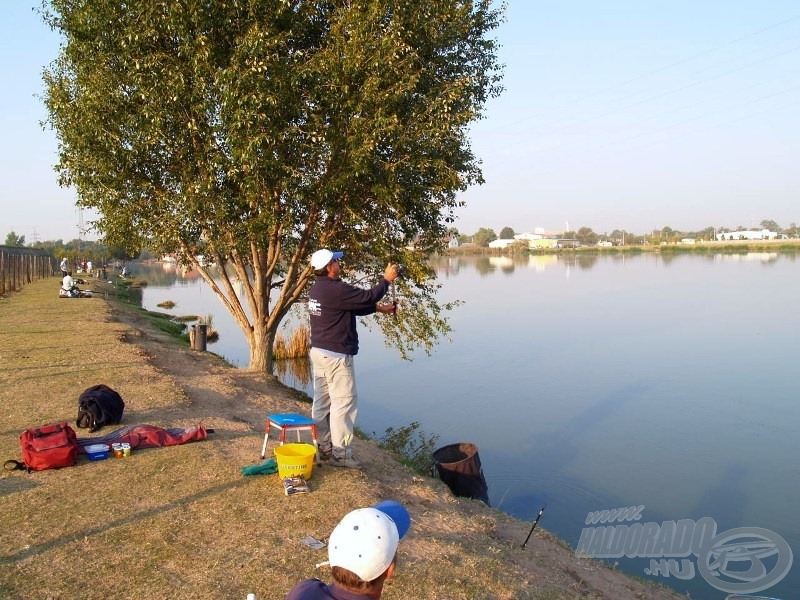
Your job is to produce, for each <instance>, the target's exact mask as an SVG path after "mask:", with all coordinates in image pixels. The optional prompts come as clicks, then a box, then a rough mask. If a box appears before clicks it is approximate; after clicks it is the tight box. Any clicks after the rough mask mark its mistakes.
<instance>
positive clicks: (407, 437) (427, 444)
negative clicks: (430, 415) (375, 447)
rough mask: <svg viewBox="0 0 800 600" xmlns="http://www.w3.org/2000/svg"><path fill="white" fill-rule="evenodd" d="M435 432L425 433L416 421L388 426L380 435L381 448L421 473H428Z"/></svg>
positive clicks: (435, 438)
mask: <svg viewBox="0 0 800 600" xmlns="http://www.w3.org/2000/svg"><path fill="white" fill-rule="evenodd" d="M438 439H439V436H438V435H437V434H433V435H426V434H425V433H424V432H423V431H422V430H421V429H420V424H419V423H418V422H417V421H414V422H412V423H411V424H409V425H406V426H404V427H399V428H398V429H395V428H394V427H389V428H388V429H387V430H386V432H385V433H384V434H383V437H381V439H380V441H379V444H380V446H381V448H383V449H385V450H388V451H389V452H391V453H392V454H394V455H395V456H397V457H398V458H399V459H400V462H402V463H403V464H404V465H406V466H407V467H409V468H410V469H412V470H413V471H415V472H417V473H420V474H422V475H429V474H430V472H431V465H432V464H433V452H434V450H435V449H436V442H437V441H438Z"/></svg>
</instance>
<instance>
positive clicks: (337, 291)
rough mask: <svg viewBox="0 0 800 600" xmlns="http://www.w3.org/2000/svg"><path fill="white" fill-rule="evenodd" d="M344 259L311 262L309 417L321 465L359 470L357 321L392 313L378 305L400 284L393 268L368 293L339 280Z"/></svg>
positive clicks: (324, 256)
mask: <svg viewBox="0 0 800 600" xmlns="http://www.w3.org/2000/svg"><path fill="white" fill-rule="evenodd" d="M343 255H344V253H343V252H331V251H330V250H328V249H322V250H317V251H316V252H314V254H313V255H312V256H311V267H312V268H313V269H314V274H315V275H316V280H315V281H314V285H313V286H311V292H310V293H309V300H308V312H309V314H310V315H311V364H312V365H313V367H314V404H313V405H312V408H311V417H312V418H313V419H314V421H315V422H316V424H317V429H318V432H319V450H320V455H321V458H322V460H327V461H330V464H331V465H333V466H337V467H346V468H351V469H359V468H361V465H360V463H359V462H358V461H357V460H355V459H354V458H353V455H352V451H351V449H350V441H351V440H352V438H353V429H354V427H355V422H356V414H357V412H358V395H357V393H356V374H355V370H354V368H353V357H354V356H355V355H356V354H358V333H357V332H356V317H362V316H366V315H371V314H373V313H375V312H381V313H384V314H393V313H394V305H392V304H378V302H379V301H380V300H381V298H383V297H384V296H385V295H386V292H387V291H388V290H389V286H390V285H391V283H392V282H393V281H394V280H395V279H397V275H398V267H397V265H396V264H391V263H390V264H389V265H388V266H387V267H386V270H385V271H384V272H383V279H381V281H380V282H378V283H377V284H376V285H375V286H374V287H372V289H369V290H364V289H361V288H357V287H355V286H352V285H350V284H348V283H345V282H344V281H342V280H341V279H340V278H339V276H340V273H341V266H340V264H339V260H340V259H341V258H342V256H343Z"/></svg>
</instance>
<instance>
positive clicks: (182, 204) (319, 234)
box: [45, 0, 503, 370]
mask: <svg viewBox="0 0 800 600" xmlns="http://www.w3.org/2000/svg"><path fill="white" fill-rule="evenodd" d="M491 4H492V3H491V2H490V1H489V0H477V1H469V0H437V1H436V2H431V1H430V0H397V1H389V2H385V1H382V2H379V1H376V0H364V1H363V2H349V1H345V0H335V1H328V2H325V1H323V2H319V1H315V2H309V1H304V0H249V1H248V0H215V1H213V2H207V1H205V0H146V1H142V2H119V1H118V0H79V1H75V0H50V2H49V3H48V4H47V10H46V11H45V19H46V21H47V22H48V23H49V24H50V25H51V26H52V27H53V28H54V29H56V30H58V31H60V32H61V33H62V34H63V38H64V43H63V45H62V48H61V52H60V55H59V56H58V58H57V60H55V61H54V63H53V64H52V65H51V66H50V68H48V69H47V70H46V71H45V84H46V94H45V101H46V104H47V108H48V110H49V115H50V124H51V125H52V127H53V128H54V129H55V131H56V134H57V136H58V139H59V163H58V165H57V169H58V171H59V174H60V181H61V183H62V184H63V185H67V186H74V188H75V189H76V191H77V196H78V205H79V206H82V207H85V208H92V209H95V210H96V212H97V214H98V215H99V217H98V219H97V220H96V221H95V223H94V227H95V229H96V230H97V231H99V232H100V233H101V234H102V235H104V236H105V238H106V241H107V242H108V243H109V244H112V245H113V244H119V243H125V244H127V245H129V246H130V247H133V248H139V247H148V248H152V249H153V250H154V251H157V252H162V253H174V254H177V255H178V256H179V257H180V258H181V260H182V261H184V262H186V263H190V264H192V265H193V266H194V267H195V268H197V269H198V270H199V272H200V273H201V274H202V276H203V277H204V279H205V280H206V281H207V282H208V283H209V285H210V286H211V288H212V289H213V290H214V292H215V293H216V294H217V295H218V296H219V297H220V298H221V299H222V301H223V303H224V304H225V306H226V307H227V309H228V310H229V311H230V312H231V314H232V315H233V316H234V318H235V319H236V321H237V322H238V324H239V325H240V326H241V328H242V330H243V331H244V334H245V336H246V337H247V339H248V342H249V345H250V367H251V368H254V369H267V370H269V369H270V368H271V361H272V344H273V341H274V336H275V333H276V330H277V328H278V325H279V324H280V323H281V321H282V319H283V318H284V317H285V316H286V314H287V312H288V311H289V309H290V308H291V307H292V305H294V304H295V303H297V302H299V301H301V300H302V299H303V295H304V293H305V292H306V290H307V287H308V284H309V280H310V278H311V276H312V273H311V269H310V266H309V260H308V259H309V256H310V254H311V253H312V252H313V251H314V250H315V249H317V248H319V247H329V248H334V249H343V250H345V252H346V256H347V263H346V265H347V266H348V268H349V270H350V273H359V274H360V275H362V276H365V277H366V276H370V275H376V274H377V273H380V272H382V270H383V267H384V266H385V264H386V262H387V261H388V260H395V261H402V262H403V263H404V265H405V267H406V270H405V272H406V273H407V275H408V276H407V277H406V278H404V279H403V280H402V281H401V282H400V284H399V286H398V287H399V288H400V292H401V294H402V295H403V296H404V297H405V299H406V301H405V302H404V307H405V310H404V311H403V317H402V318H398V319H396V320H393V319H380V320H379V322H380V324H381V326H382V327H384V328H385V332H386V333H387V335H388V336H389V337H388V339H390V340H391V341H393V342H394V343H395V344H396V345H397V346H398V347H399V348H400V350H401V352H403V353H404V354H406V353H407V352H408V351H409V349H410V348H413V347H416V346H419V345H422V346H423V347H425V348H426V349H430V347H431V344H432V343H434V342H435V341H436V339H437V338H438V337H439V336H440V335H442V334H444V333H446V332H447V331H448V326H447V321H446V318H445V316H444V315H445V310H444V309H446V308H447V306H446V305H444V306H440V305H439V304H438V303H437V301H436V298H435V292H436V289H437V284H436V281H435V278H434V275H433V273H432V272H431V271H430V269H429V268H428V267H427V266H426V263H425V258H426V256H427V255H428V254H429V253H430V252H431V251H434V250H436V249H438V248H440V247H441V245H442V243H443V240H444V239H445V233H446V231H447V229H448V227H449V226H450V224H451V223H452V222H453V221H454V216H455V215H454V213H455V209H456V208H458V207H459V206H460V205H461V201H460V200H458V197H457V194H458V193H459V192H460V191H463V190H465V189H466V188H467V187H468V186H470V185H473V184H479V183H482V176H481V171H480V168H479V164H478V160H477V159H476V157H475V156H474V155H473V153H472V151H471V148H470V144H469V140H468V127H469V125H470V123H472V122H473V121H475V120H476V119H478V118H480V117H481V115H482V111H483V107H484V105H485V103H486V101H487V100H488V99H489V98H491V97H493V96H495V95H497V94H498V93H499V92H500V86H499V80H500V68H499V65H498V63H497V56H496V51H497V44H496V42H495V40H494V39H492V38H491V37H489V36H490V34H491V33H492V31H493V30H494V29H495V28H496V27H497V26H498V25H499V23H500V20H501V19H502V12H503V9H502V7H501V8H496V7H492V6H491ZM412 247H413V248H414V249H413V250H411V249H410V248H412ZM198 254H202V255H204V256H205V257H206V259H209V258H211V259H213V261H215V263H216V264H217V265H218V266H219V267H220V268H219V275H218V279H215V278H214V277H212V273H211V272H209V271H208V270H207V269H206V268H204V267H203V266H202V265H200V264H199V263H198V261H197V260H196V259H195V258H194V257H195V256H196V255H198ZM239 285H240V286H241V290H242V291H241V293H240V294H237V292H236V289H237V286H239Z"/></svg>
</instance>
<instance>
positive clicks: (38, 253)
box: [0, 246, 57, 296]
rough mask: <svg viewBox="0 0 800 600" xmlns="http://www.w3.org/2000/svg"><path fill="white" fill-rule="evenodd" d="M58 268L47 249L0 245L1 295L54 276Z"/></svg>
mask: <svg viewBox="0 0 800 600" xmlns="http://www.w3.org/2000/svg"><path fill="white" fill-rule="evenodd" d="M56 268H57V265H56V262H55V259H54V258H53V257H52V256H51V255H50V254H49V253H48V252H47V251H46V250H38V249H34V248H15V247H11V246H0V296H4V295H6V294H8V293H10V292H16V291H18V290H19V289H20V288H22V286H23V285H25V284H27V283H31V282H32V281H36V280H37V279H44V278H46V277H52V276H53V275H54V273H55V270H56Z"/></svg>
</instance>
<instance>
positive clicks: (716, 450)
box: [135, 253, 800, 598]
mask: <svg viewBox="0 0 800 600" xmlns="http://www.w3.org/2000/svg"><path fill="white" fill-rule="evenodd" d="M435 267H436V270H437V273H438V276H439V278H440V281H441V283H442V284H443V289H442V298H443V299H445V300H449V299H455V298H459V299H462V300H464V301H465V302H464V304H463V305H462V306H461V307H459V308H458V309H456V311H455V312H454V313H453V315H452V324H453V327H454V332H453V334H452V336H451V339H450V340H449V341H445V342H443V343H442V344H441V345H439V346H438V347H437V349H436V351H435V352H434V354H433V355H432V356H430V357H429V356H426V355H425V354H424V353H420V354H418V355H417V356H416V357H415V358H414V361H413V362H404V361H402V360H401V359H400V358H399V356H398V354H397V352H396V351H394V350H392V349H388V348H386V347H385V346H384V344H383V339H382V338H381V337H380V336H379V334H377V333H372V332H370V331H369V330H368V329H367V328H366V327H364V326H361V327H360V337H361V351H360V352H359V355H358V357H357V358H356V371H357V375H358V387H359V398H360V413H359V423H358V424H359V426H360V427H361V428H362V429H364V430H365V431H367V432H371V433H375V434H376V435H378V436H380V435H381V434H382V433H383V432H384V431H385V430H386V428H387V427H399V426H403V425H407V424H409V423H411V422H412V421H418V422H420V423H421V426H422V428H423V429H424V431H425V432H426V434H437V435H438V436H439V439H438V443H437V446H443V445H445V444H448V443H453V442H467V441H469V442H473V443H475V444H477V445H478V447H479V449H480V457H481V461H482V463H483V467H484V471H485V473H486V477H487V480H488V482H489V486H490V491H489V494H490V499H491V503H492V505H493V506H495V507H499V508H500V509H501V510H503V511H505V512H508V513H510V514H512V515H514V516H516V517H519V518H522V519H529V520H532V519H533V518H534V517H535V516H536V513H537V512H538V511H539V509H540V508H541V507H542V506H543V505H544V504H546V505H547V508H546V510H545V513H544V515H543V517H542V520H541V521H540V524H541V525H542V526H543V527H546V528H547V529H549V530H550V531H552V532H554V533H555V534H557V535H559V536H560V537H562V538H563V539H565V540H566V541H567V542H568V543H569V544H570V545H572V546H573V547H576V546H577V545H578V543H579V539H580V536H581V531H582V530H583V529H584V528H586V527H588V526H587V525H586V523H585V521H586V518H587V514H588V513H589V512H592V511H601V510H604V509H613V508H619V507H629V506H644V508H643V509H642V510H641V512H640V514H641V519H640V522H641V523H645V522H657V523H659V524H661V523H663V522H665V521H676V522H677V521H680V520H682V519H684V520H685V519H691V520H693V521H695V522H696V521H698V520H699V519H701V518H703V517H710V518H711V519H713V520H714V522H715V523H716V525H717V527H718V530H717V533H718V534H720V533H722V532H725V531H727V530H731V529H734V528H740V527H758V528H762V529H765V530H769V531H771V532H775V533H777V534H779V535H780V536H782V537H783V538H784V539H785V540H786V541H787V542H788V544H789V545H790V546H791V547H792V549H794V550H795V551H799V550H800V526H799V525H798V523H797V520H796V519H795V518H794V515H795V507H796V506H798V504H799V503H800V467H799V466H798V464H797V463H796V462H795V461H796V460H797V455H798V446H799V444H798V442H797V438H798V436H797V432H796V430H795V428H796V425H797V423H798V422H799V421H800V408H799V407H798V402H797V392H798V389H800V373H799V371H798V368H797V349H798V339H800V322H799V320H798V317H797V300H798V297H800V277H799V275H800V262H799V261H798V260H796V258H795V257H794V256H792V255H788V256H787V255H778V254H752V253H751V254H748V255H718V256H710V257H705V256H703V257H698V256H678V257H666V256H659V255H654V254H642V255H638V256H621V255H620V256H613V257H608V256H602V257H597V256H581V257H572V258H566V259H565V258H563V257H561V258H559V257H555V256H543V257H525V258H519V259H513V260H512V259H509V258H501V257H496V258H487V257H482V258H476V257H467V258H463V257H459V258H449V259H439V260H437V261H436V262H435ZM135 274H136V275H139V276H141V277H143V278H144V279H147V280H148V283H149V285H148V287H146V288H145V290H144V299H143V305H144V307H145V308H147V309H151V310H161V309H158V308H157V307H156V305H157V304H158V303H159V302H162V301H163V300H173V301H175V302H177V303H178V306H177V307H176V308H175V309H173V311H171V312H173V313H174V314H176V315H180V314H187V313H188V314H191V313H196V314H201V315H206V314H212V315H213V322H214V326H215V327H216V328H217V329H219V330H220V331H221V332H222V335H221V340H220V341H219V342H218V343H217V344H214V345H210V346H209V350H211V351H214V352H217V353H218V354H221V355H222V356H224V357H225V358H226V359H228V360H229V361H230V362H232V363H234V364H237V365H240V366H246V363H247V360H248V352H247V347H246V344H245V343H244V340H243V336H242V335H241V333H240V332H239V330H238V328H237V327H236V325H235V324H234V323H233V321H232V319H231V318H230V317H229V316H228V315H227V313H226V311H225V310H224V309H223V308H222V307H221V304H220V303H219V302H218V301H217V300H216V297H215V296H214V295H213V293H212V292H211V291H210V290H209V289H208V288H207V287H206V285H205V284H204V283H203V282H202V281H201V280H200V279H199V278H194V279H192V274H191V273H190V274H188V278H187V277H182V276H180V275H179V274H176V273H175V271H174V269H172V268H171V267H162V266H161V265H157V266H153V267H147V266H142V267H137V269H136V272H135ZM288 383H289V384H292V385H295V386H296V387H299V388H300V389H306V387H305V383H304V382H297V381H291V380H289V381H288ZM630 524H632V523H629V525H630ZM525 535H527V530H526V531H520V542H522V540H524V538H525ZM737 551H738V552H741V551H742V549H741V548H739V550H737ZM785 554H786V553H785V552H784V555H785ZM728 556H729V557H730V556H732V555H731V554H728ZM688 559H689V560H690V561H691V562H692V563H693V565H692V566H693V567H695V568H694V570H695V573H694V575H693V577H689V578H686V579H681V578H679V577H676V576H675V575H674V573H672V574H670V575H669V576H664V575H665V574H664V572H663V569H662V571H661V572H660V574H659V572H656V574H655V576H651V577H649V578H651V579H654V580H657V581H660V582H662V583H665V584H667V585H670V586H672V587H675V588H677V589H679V590H683V591H690V592H691V594H692V597H694V598H724V597H725V593H723V592H722V591H719V590H718V589H716V588H715V587H712V585H710V584H709V583H707V582H706V580H704V579H703V577H701V574H700V573H698V572H697V571H698V570H699V569H697V568H696V565H697V563H698V562H702V560H701V558H698V557H695V556H692V555H690V556H688ZM770 560H772V561H773V562H772V563H770ZM776 560H777V558H776V557H774V556H773V557H772V558H771V559H770V558H765V559H764V560H763V561H761V562H759V563H758V564H761V563H762V562H763V564H764V565H765V566H766V568H767V570H768V571H769V570H770V569H771V567H772V566H773V563H774V562H775V561H776ZM799 560H800V559H799ZM617 562H618V563H619V567H620V568H621V569H623V570H626V571H629V572H631V573H634V574H637V575H640V576H645V569H647V568H648V567H650V566H651V565H650V559H649V558H648V559H644V558H627V557H623V558H620V559H618V561H617ZM677 562H680V559H678V561H677ZM751 564H755V563H748V562H747V561H739V563H738V564H737V565H734V566H731V567H729V569H730V571H735V570H736V569H737V568H739V567H741V566H742V565H745V566H747V567H749V566H751ZM756 566H757V565H756ZM684 577H686V575H684ZM739 580H740V579H736V581H739ZM715 581H718V580H715ZM726 581H727V583H728V584H729V583H730V581H732V580H731V579H727V580H726ZM750 587H753V586H752V585H751V586H750ZM797 589H800V566H798V567H794V568H791V569H790V571H789V573H788V575H787V576H786V577H785V578H784V579H783V580H782V581H780V582H779V583H778V584H777V585H775V586H773V587H771V588H769V589H768V590H767V591H768V592H769V594H767V592H766V591H765V592H762V593H764V594H767V595H773V596H779V597H782V598H793V597H797V594H796V593H795V591H796V590H797Z"/></svg>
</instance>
